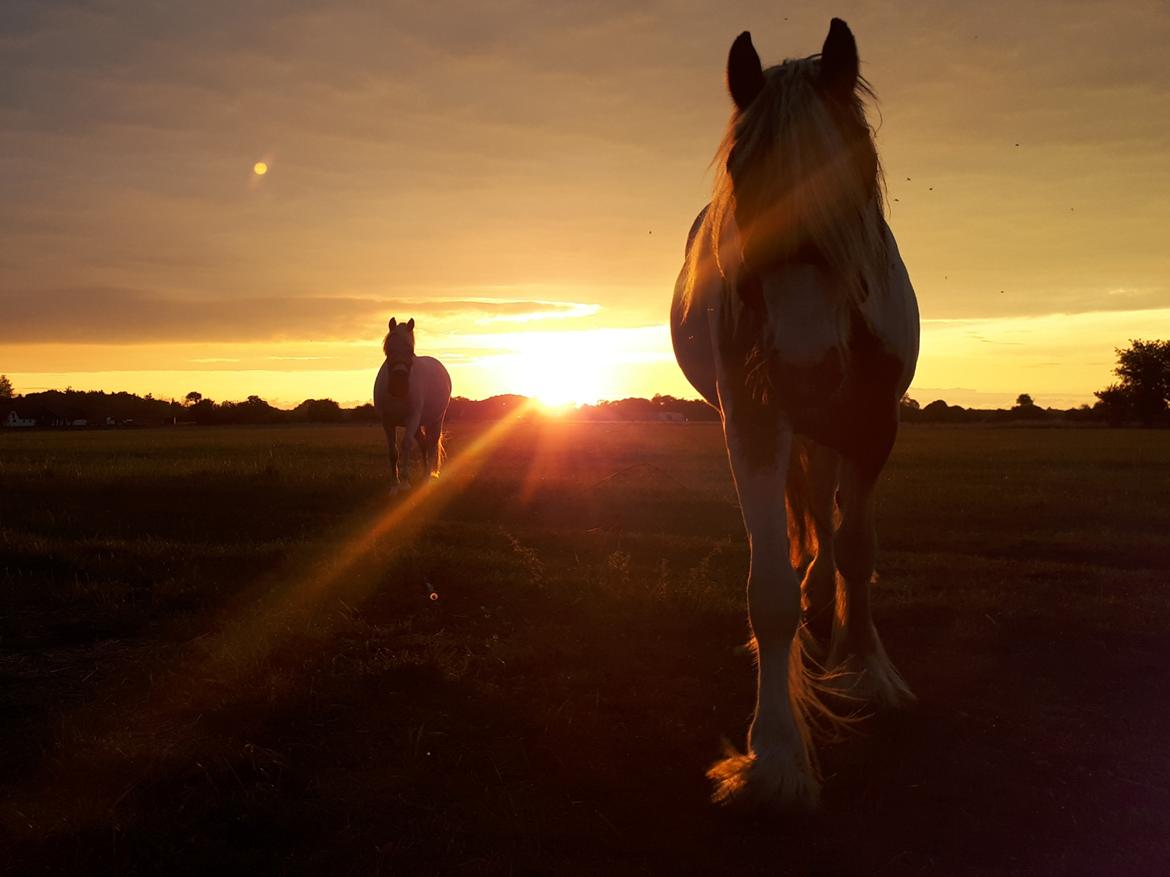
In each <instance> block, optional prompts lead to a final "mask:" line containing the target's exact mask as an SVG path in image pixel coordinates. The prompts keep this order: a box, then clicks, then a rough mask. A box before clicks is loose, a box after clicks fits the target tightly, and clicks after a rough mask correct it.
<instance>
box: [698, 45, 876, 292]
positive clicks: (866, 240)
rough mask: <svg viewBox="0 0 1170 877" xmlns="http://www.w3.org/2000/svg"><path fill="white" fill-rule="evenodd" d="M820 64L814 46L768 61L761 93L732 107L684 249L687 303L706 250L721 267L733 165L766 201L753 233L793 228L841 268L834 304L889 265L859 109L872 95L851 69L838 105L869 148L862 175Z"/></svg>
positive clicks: (731, 210)
mask: <svg viewBox="0 0 1170 877" xmlns="http://www.w3.org/2000/svg"><path fill="white" fill-rule="evenodd" d="M820 64H821V59H820V55H813V56H811V57H808V58H801V59H797V60H787V61H785V62H783V63H782V64H779V65H777V66H775V67H770V68H769V69H767V70H765V71H764V78H765V85H764V88H763V90H762V91H761V92H760V94H759V95H758V96H757V97H756V98H755V100H753V101H752V103H751V105H750V106H749V107H748V108H747V110H746V111H744V112H738V111H736V112H734V113H733V114H732V117H731V120H730V122H729V123H728V127H727V132H726V133H725V135H724V137H723V141H722V143H721V144H720V146H719V149H718V151H717V152H716V154H715V157H714V159H713V161H712V163H713V165H714V167H715V182H714V190H713V193H712V197H711V204H710V207H709V208H708V210H707V212H706V215H705V216H704V218H703V220H702V223H701V225H700V227H699V230H698V232H697V234H696V235H695V238H696V239H695V241H694V244H693V246H692V247H691V248H690V251H689V252H688V255H687V271H688V281H689V282H688V283H687V289H686V307H687V309H688V310H689V302H690V297H691V295H692V293H693V290H694V288H695V282H696V281H697V279H698V277H699V274H700V270H701V264H700V263H701V262H702V261H703V259H704V258H705V257H708V258H712V259H713V260H714V263H715V266H716V267H717V268H718V270H719V272H720V274H722V275H724V276H726V274H727V272H726V271H725V270H724V257H723V255H722V254H721V253H720V243H721V240H720V239H721V237H722V234H723V230H724V228H725V227H726V226H727V223H728V222H730V221H731V220H733V219H734V217H735V209H736V197H735V191H734V188H733V185H732V177H733V173H735V174H741V173H743V174H750V178H751V181H752V186H751V188H752V191H753V193H755V194H756V196H757V200H758V201H759V202H760V203H762V204H766V205H768V209H767V212H766V213H765V214H764V221H765V222H766V223H767V224H768V225H770V226H771V229H769V228H768V227H766V226H765V227H764V228H759V227H758V226H759V223H757V228H756V229H755V230H756V231H757V233H759V232H762V233H763V234H769V233H771V232H774V233H777V234H779V233H782V232H783V230H784V229H799V230H800V234H801V235H802V237H803V240H805V241H807V242H808V243H810V244H811V245H813V246H814V247H815V248H816V250H817V251H818V252H819V253H820V254H821V256H822V257H823V258H824V259H825V261H826V262H827V263H828V267H829V268H830V270H832V271H833V272H834V273H837V274H839V275H840V276H841V277H843V278H846V283H845V284H844V287H845V289H846V290H847V292H846V296H847V300H846V301H843V302H842V305H845V304H856V305H860V304H861V303H862V302H864V301H865V299H866V298H867V297H868V296H869V295H870V294H871V293H873V292H875V291H876V292H878V293H879V294H880V293H881V292H882V291H884V288H885V286H886V283H887V278H888V273H889V272H888V257H887V253H886V245H885V235H884V231H883V226H884V215H885V206H884V198H883V188H884V181H883V177H882V171H881V164H880V161H879V160H878V159H877V151H876V147H875V146H874V144H873V128H872V127H871V126H870V125H869V123H868V120H867V118H866V113H865V103H866V102H867V101H869V102H875V101H876V98H875V95H874V92H873V90H872V89H871V87H870V86H869V84H868V83H867V82H866V81H865V80H864V79H861V78H860V77H859V78H858V84H857V87H856V89H855V90H854V94H853V98H852V100H851V102H850V104H849V105H847V106H843V107H841V108H840V109H839V110H838V111H837V112H839V113H841V114H842V115H843V116H844V117H846V118H849V117H850V116H851V117H852V120H853V121H854V122H855V123H856V124H857V125H858V126H859V128H860V129H861V130H863V131H864V134H863V135H861V136H864V137H866V138H868V146H869V148H870V149H873V155H874V163H873V177H872V178H870V179H866V178H865V174H864V173H863V172H862V171H861V170H860V169H859V162H857V161H856V160H854V155H853V153H851V149H850V145H849V141H848V140H847V139H846V137H845V136H844V134H843V132H842V130H841V127H840V120H839V119H837V118H834V111H833V110H832V109H830V107H829V106H828V105H827V104H826V99H825V98H824V97H822V95H821V94H820V93H819V91H818V78H819V75H820ZM740 257H741V254H740V253H735V254H733V256H732V258H734V259H737V260H738V259H739V258H740ZM725 294H726V291H725Z"/></svg>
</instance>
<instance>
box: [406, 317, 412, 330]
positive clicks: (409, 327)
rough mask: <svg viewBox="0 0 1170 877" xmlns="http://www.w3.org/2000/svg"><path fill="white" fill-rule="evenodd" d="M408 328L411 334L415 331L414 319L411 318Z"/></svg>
mask: <svg viewBox="0 0 1170 877" xmlns="http://www.w3.org/2000/svg"><path fill="white" fill-rule="evenodd" d="M406 328H407V329H409V330H410V331H411V332H413V331H414V317H411V318H410V321H409V322H408V323H407V324H406Z"/></svg>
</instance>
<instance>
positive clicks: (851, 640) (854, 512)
mask: <svg viewBox="0 0 1170 877" xmlns="http://www.w3.org/2000/svg"><path fill="white" fill-rule="evenodd" d="M877 474H878V473H877V472H876V471H874V467H873V466H865V465H861V464H858V463H856V462H854V461H851V460H847V461H846V462H845V464H844V466H843V467H842V473H841V506H842V508H841V525H840V527H839V528H838V529H837V533H836V535H835V537H834V539H833V547H834V554H835V557H836V563H837V601H836V617H835V620H834V626H833V642H832V646H831V648H830V649H829V660H828V662H827V664H826V666H827V667H828V668H829V669H830V672H831V674H832V675H831V676H830V678H829V680H828V683H829V685H830V686H831V687H832V688H833V689H834V690H835V691H837V692H838V693H839V694H841V695H842V696H844V697H845V698H848V699H850V700H854V701H861V702H864V703H867V704H870V705H871V706H874V707H878V708H881V709H890V708H896V707H900V706H904V705H906V704H909V703H911V702H913V701H914V695H913V693H912V692H911V691H910V687H909V686H908V685H907V684H906V680H905V679H903V678H902V674H901V673H899V672H898V670H897V668H896V667H895V666H894V664H893V662H892V661H891V660H890V659H889V657H888V656H887V655H886V651H885V648H884V647H883V646H882V641H881V638H880V637H879V636H878V633H877V628H875V627H874V624H873V617H872V615H871V614H870V587H871V583H872V581H873V577H874V576H873V571H874V559H875V555H876V551H877V539H876V536H875V533H874V505H875V494H874V488H875V486H876V482H877Z"/></svg>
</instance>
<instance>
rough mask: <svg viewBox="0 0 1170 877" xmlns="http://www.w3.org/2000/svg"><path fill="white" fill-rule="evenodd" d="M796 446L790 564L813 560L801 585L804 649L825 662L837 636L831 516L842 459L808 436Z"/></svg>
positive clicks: (788, 494)
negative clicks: (834, 618) (835, 628)
mask: <svg viewBox="0 0 1170 877" xmlns="http://www.w3.org/2000/svg"><path fill="white" fill-rule="evenodd" d="M797 441H799V442H800V444H799V445H798V446H796V447H794V449H793V453H792V460H791V463H790V466H789V480H788V484H787V485H786V497H787V502H788V515H789V527H788V530H789V540H790V542H791V544H792V546H793V550H792V555H793V556H792V565H793V566H794V567H797V568H799V567H800V566H801V565H803V564H804V563H805V562H806V561H808V560H809V555H810V554H811V555H812V558H811V562H810V563H809V564H808V568H807V569H806V570H805V573H804V580H803V581H802V582H801V583H800V593H801V598H800V608H801V615H802V618H803V621H804V625H803V627H802V628H801V631H802V634H803V636H804V638H805V647H806V648H807V649H808V650H809V652H810V653H811V654H812V655H813V656H814V657H816V658H817V659H819V660H824V658H825V655H826V653H827V651H828V648H829V643H830V640H831V639H832V635H833V615H834V610H835V606H836V600H837V581H836V561H835V560H834V557H833V517H834V509H835V505H836V493H837V475H838V471H839V469H840V461H841V458H840V456H839V455H838V454H837V452H836V451H834V450H833V449H832V448H828V447H825V446H824V445H820V444H817V443H815V442H812V441H809V440H807V439H805V440H797Z"/></svg>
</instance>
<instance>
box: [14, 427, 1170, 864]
mask: <svg viewBox="0 0 1170 877" xmlns="http://www.w3.org/2000/svg"><path fill="white" fill-rule="evenodd" d="M449 449H450V452H451V459H450V465H449V467H448V469H447V470H446V472H445V474H444V475H443V477H442V478H441V479H439V481H438V482H437V483H435V484H432V485H429V486H428V487H427V488H425V490H424V491H421V492H419V491H416V492H415V493H414V494H412V495H411V497H410V498H409V499H401V498H400V499H397V500H390V499H388V498H387V497H386V487H387V477H386V471H385V467H386V462H385V445H384V441H383V439H382V435H381V431H380V430H379V429H376V428H366V427H336V428H331V427H319V428H313V427H296V428H254V429H250V428H224V429H211V428H208V429H198V428H192V429H171V430H143V431H133V432H87V433H28V434H4V435H0V837H2V838H3V840H0V871H3V870H4V869H5V867H7V868H9V869H11V870H12V872H13V873H24V872H27V873H38V874H40V873H98V872H110V871H113V872H118V873H127V874H176V873H199V874H206V873H208V872H211V871H213V869H216V868H218V869H220V870H222V871H223V872H224V873H229V872H232V871H234V870H238V869H245V868H246V869H250V870H251V872H252V873H265V874H266V873H288V874H378V873H381V874H392V873H393V874H416V873H417V874H496V873H501V874H508V873H517V874H520V873H558V874H593V873H607V874H608V873H696V874H721V873H733V872H734V873H739V874H756V873H758V874H776V873H816V874H835V873H859V874H891V875H893V874H907V873H929V874H965V873H985V872H1021V873H1048V874H1069V873H1094V874H1099V873H1118V874H1120V873H1124V874H1134V873H1149V874H1164V873H1167V871H1168V869H1170V743H1168V742H1167V741H1170V537H1168V535H1167V534H1170V501H1168V500H1170V433H1166V432H1152V431H1150V432H1146V431H1106V430H1056V429H1050V430H1033V429H981V428H974V427H964V428H931V427H917V428H914V427H909V428H905V429H904V430H903V433H902V435H901V437H900V439H899V444H898V447H897V449H896V451H895V454H894V457H893V459H892V461H891V463H890V465H889V467H888V468H887V471H886V475H885V477H884V481H883V487H882V493H881V500H880V511H879V538H880V542H881V553H880V555H879V562H878V567H879V573H880V576H881V578H880V581H879V583H878V585H877V586H876V588H877V591H876V594H875V613H876V615H877V623H878V627H879V629H880V630H881V631H882V635H883V638H884V640H885V644H886V647H887V650H888V651H889V653H890V654H891V656H892V657H893V658H894V660H895V662H896V663H897V664H898V665H899V667H900V669H901V670H902V671H903V673H904V674H905V676H906V678H907V679H908V680H909V682H910V684H911V685H912V687H913V688H914V689H915V691H916V693H917V694H918V696H919V698H920V701H921V702H920V704H919V705H918V707H917V708H916V709H914V710H912V711H910V712H907V713H905V714H902V715H897V716H884V717H879V718H875V719H872V720H870V721H869V722H867V723H866V724H865V726H864V727H863V728H862V730H861V733H859V734H857V735H855V736H852V737H850V738H848V739H845V740H843V741H840V742H835V743H831V744H828V745H826V746H823V747H822V748H821V763H822V770H823V772H824V774H825V786H824V794H823V802H822V806H821V809H820V811H819V813H817V814H815V815H812V816H794V815H784V814H776V813H764V814H758V815H754V816H745V815H742V814H738V813H734V812H727V811H723V810H719V809H716V808H714V807H712V806H711V805H710V804H709V803H708V802H707V795H708V792H709V789H708V787H707V784H706V781H705V780H704V777H703V771H704V769H705V768H706V767H707V766H708V764H709V763H710V762H711V761H712V760H713V759H714V758H715V757H716V756H717V755H718V754H719V752H720V747H721V739H722V738H723V737H729V738H731V739H732V740H733V741H734V742H737V743H740V742H742V735H743V733H744V731H745V729H746V720H747V717H748V714H749V712H750V710H751V705H752V700H753V696H754V687H753V686H754V676H753V671H752V669H751V665H750V658H748V657H745V656H744V655H743V654H742V650H737V646H739V645H741V644H742V643H743V642H744V641H745V639H746V636H747V625H746V613H745V607H744V602H743V596H742V590H743V580H744V577H745V574H746V568H747V552H746V548H745V545H744V540H743V533H742V526H741V523H740V518H739V513H738V510H737V508H736V505H735V497H734V492H733V490H732V486H731V483H730V478H729V476H728V473H727V464H726V458H725V456H724V453H723V450H722V445H721V439H720V435H719V432H718V428H717V426H715V425H710V424H694V425H673V424H588V425H584V424H572V423H562V422H558V421H543V422H537V423H536V424H529V425H526V426H516V425H515V424H512V423H504V424H502V425H478V424H464V423H458V424H455V425H454V426H453V427H452V429H451V434H450V438H449ZM432 597H435V598H434V599H432Z"/></svg>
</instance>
